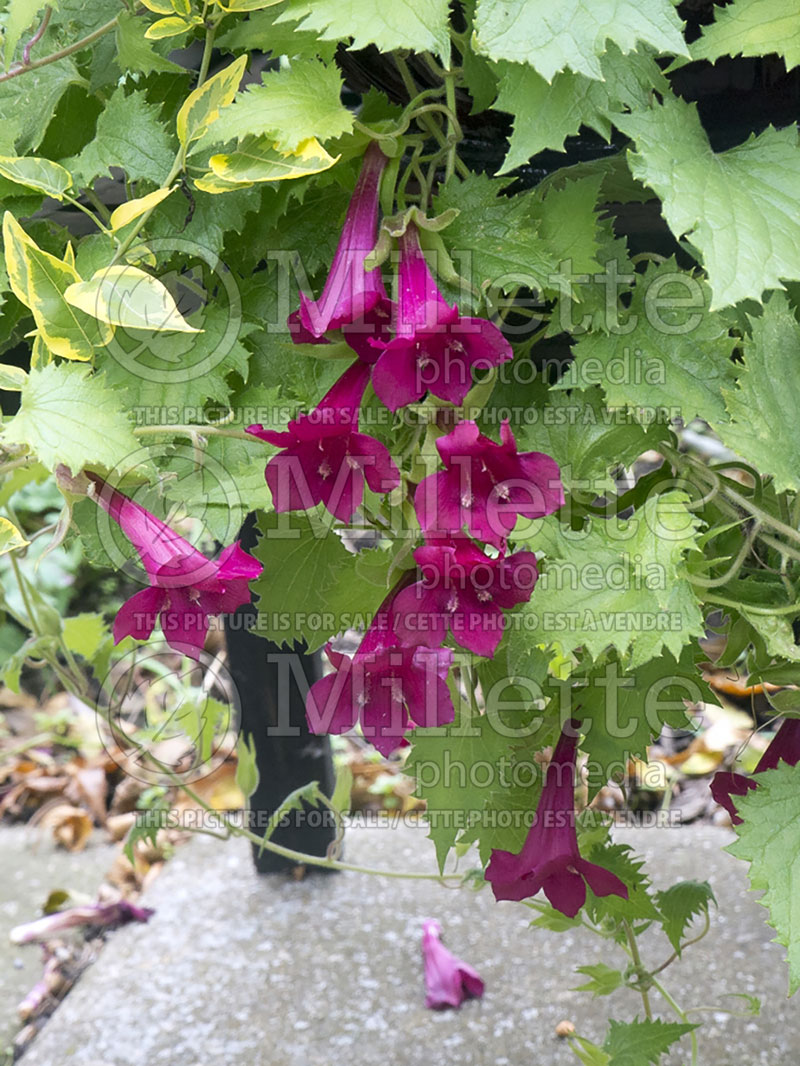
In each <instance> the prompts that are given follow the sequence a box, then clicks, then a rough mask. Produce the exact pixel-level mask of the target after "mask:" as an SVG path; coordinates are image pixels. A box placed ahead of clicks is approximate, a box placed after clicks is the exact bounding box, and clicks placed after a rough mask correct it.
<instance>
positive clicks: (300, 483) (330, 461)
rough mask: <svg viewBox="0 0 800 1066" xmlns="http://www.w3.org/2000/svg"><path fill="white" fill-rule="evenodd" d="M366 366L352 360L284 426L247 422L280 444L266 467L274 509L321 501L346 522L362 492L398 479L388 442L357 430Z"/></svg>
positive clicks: (255, 431) (388, 485)
mask: <svg viewBox="0 0 800 1066" xmlns="http://www.w3.org/2000/svg"><path fill="white" fill-rule="evenodd" d="M368 380H369V367H368V366H367V365H366V364H364V363H360V362H358V363H353V365H352V366H351V367H350V368H349V369H348V370H346V371H345V372H344V374H343V375H342V376H341V377H340V378H339V380H338V381H337V382H336V384H335V385H334V386H333V388H331V389H330V390H329V391H328V392H327V393H326V394H325V396H324V397H323V398H322V400H320V402H319V404H318V405H317V407H316V408H315V409H314V410H313V411H312V412H311V413H310V414H299V415H298V416H297V418H295V419H293V420H292V421H291V422H290V423H289V425H288V426H287V428H286V430H285V431H282V432H279V431H276V430H271V429H265V428H264V427H263V426H261V425H252V426H248V427H247V432H248V433H252V434H253V436H255V437H258V438H259V440H263V441H266V442H267V443H268V444H274V445H277V446H278V447H279V448H281V449H282V450H281V451H280V452H279V453H278V454H277V455H275V456H273V458H272V459H270V461H269V462H268V463H267V467H266V470H265V472H264V474H265V477H266V479H267V484H268V485H269V488H270V492H271V493H272V502H273V506H274V508H275V510H276V511H279V512H280V511H298V510H307V509H308V508H310V507H314V506H315V505H316V504H318V503H323V504H324V505H325V507H326V508H327V509H328V511H330V513H331V514H332V515H333V516H334V517H335V518H338V519H339V520H340V521H342V522H349V521H350V519H351V518H352V517H353V514H354V512H355V511H356V509H357V508H358V507H359V506H360V504H361V501H362V499H363V498H364V481H365V480H366V482H367V484H368V485H369V487H370V488H371V489H372V490H373V492H389V491H390V490H391V489H393V488H396V487H397V485H399V484H400V472H399V470H398V469H397V467H396V466H395V464H394V462H393V460H392V457H391V455H390V454H389V452H388V450H387V448H386V447H385V446H384V445H383V444H381V443H380V441H377V440H375V439H374V438H373V437H370V436H368V435H367V434H366V433H359V432H358V411H359V405H360V403H361V398H362V396H363V394H364V389H365V387H366V384H367V381H368Z"/></svg>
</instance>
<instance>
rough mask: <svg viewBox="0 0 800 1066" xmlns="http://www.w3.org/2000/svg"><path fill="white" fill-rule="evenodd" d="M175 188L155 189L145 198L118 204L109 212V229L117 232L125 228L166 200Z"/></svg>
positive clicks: (174, 186) (140, 197) (141, 197)
mask: <svg viewBox="0 0 800 1066" xmlns="http://www.w3.org/2000/svg"><path fill="white" fill-rule="evenodd" d="M176 188H177V186H176V185H173V186H172V188H170V189H156V190H155V192H149V193H148V194H147V196H139V197H137V198H136V199H135V200H128V202H127V203H124V204H120V205H119V207H116V208H114V210H113V211H112V212H111V219H110V223H109V224H110V226H111V229H112V230H118V229H122V227H123V226H127V225H128V223H129V222H133V220H134V219H135V218H139V217H140V216H141V215H143V214H144V213H145V212H146V211H149V210H150V208H151V207H155V206H156V205H157V204H160V203H161V201H162V200H166V198H167V197H168V196H169V194H170V193H171V192H173V190H174V189H176Z"/></svg>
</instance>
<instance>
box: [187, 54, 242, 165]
mask: <svg viewBox="0 0 800 1066" xmlns="http://www.w3.org/2000/svg"><path fill="white" fill-rule="evenodd" d="M246 69H247V56H246V55H242V56H239V58H238V59H235V60H234V61H233V63H230V64H229V65H228V66H227V67H225V69H224V70H221V71H219V73H217V74H215V75H214V76H213V78H209V79H208V81H206V82H204V83H203V84H202V85H201V86H200V88H199V89H195V90H194V92H193V93H190V95H189V96H188V97H187V99H186V100H185V102H184V104H183V106H182V107H181V109H180V111H179V112H178V118H177V120H176V122H177V129H178V139H179V140H180V142H181V144H182V145H183V146H184V148H185V147H187V146H188V145H189V144H191V142H192V141H196V140H197V139H198V137H202V136H203V134H204V133H205V131H206V129H207V128H208V126H209V125H210V124H211V123H212V122H213V121H214V119H215V118H217V116H218V115H219V113H220V109H221V108H223V107H227V106H228V104H230V103H232V102H233V98H234V96H235V95H236V90H237V89H238V88H239V82H240V81H241V80H242V77H243V75H244V72H245V70H246Z"/></svg>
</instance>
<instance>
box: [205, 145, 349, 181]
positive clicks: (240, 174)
mask: <svg viewBox="0 0 800 1066" xmlns="http://www.w3.org/2000/svg"><path fill="white" fill-rule="evenodd" d="M338 158H339V156H338V155H337V156H336V158H334V157H333V156H331V155H329V154H328V153H327V152H326V151H325V149H324V148H323V147H322V145H321V144H320V143H319V141H318V140H317V139H316V138H315V137H310V138H309V139H308V140H307V141H303V143H302V144H301V145H299V146H298V148H297V151H296V152H281V151H279V150H278V148H277V147H276V146H275V144H274V143H273V142H272V141H271V140H270V139H269V138H268V137H246V138H245V139H244V140H243V141H242V143H241V144H240V145H239V147H238V148H237V149H236V151H235V152H231V153H230V154H225V155H212V157H211V159H210V160H209V165H210V166H211V169H212V170H213V172H214V173H215V174H216V175H217V177H219V178H223V179H224V180H225V181H236V182H245V181H286V180H288V179H290V178H302V177H305V175H306V174H319V173H320V171H323V170H328V168H329V167H332V166H333V165H334V163H335V162H336V161H337V160H338Z"/></svg>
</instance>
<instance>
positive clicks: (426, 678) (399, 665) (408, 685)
mask: <svg viewBox="0 0 800 1066" xmlns="http://www.w3.org/2000/svg"><path fill="white" fill-rule="evenodd" d="M393 596H394V593H391V594H390V596H389V597H387V599H386V600H385V601H384V603H383V604H382V606H381V607H380V609H379V610H378V612H377V613H376V615H375V618H374V619H373V622H372V625H371V626H370V627H369V629H368V630H367V632H366V633H365V634H364V638H363V640H362V641H361V644H360V646H359V648H358V651H357V652H356V653H355V655H354V656H353V658H352V659H350V658H349V657H348V656H347V655H342V654H340V653H339V652H336V651H334V650H333V648H332V647H331V646H330V644H329V645H328V646H327V648H326V649H325V650H326V653H327V655H328V659H329V660H330V662H331V663H332V665H333V666H334V667H335V672H334V673H331V674H328V675H327V676H326V677H323V678H322V679H321V680H319V681H316V682H315V683H314V684H313V685H312V686H311V688H310V689H309V692H308V696H307V698H306V717H307V718H308V725H309V729H310V730H311V732H312V733H346V732H347V731H348V730H350V729H352V728H353V727H354V726H355V724H356V722H360V723H361V728H362V731H363V733H364V736H365V737H366V738H367V740H369V741H370V742H371V743H372V744H374V745H375V747H376V748H377V749H378V751H380V752H381V753H382V754H383V755H388V754H389V753H390V752H392V751H394V749H395V748H397V747H400V746H401V745H402V744H404V743H405V732H406V730H407V729H409V728H411V727H413V726H414V725H420V726H436V725H446V724H447V723H448V722H452V721H453V716H454V712H453V703H452V700H451V698H450V691H449V689H448V687H447V672H448V670H449V669H450V664H451V662H452V657H453V653H452V652H451V651H450V650H449V649H447V648H426V647H416V648H409V647H403V646H402V645H400V644H398V642H397V639H396V637H395V636H394V634H393V633H392V632H391V630H390V628H389V618H390V611H391V606H390V604H391V600H392V597H393Z"/></svg>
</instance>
